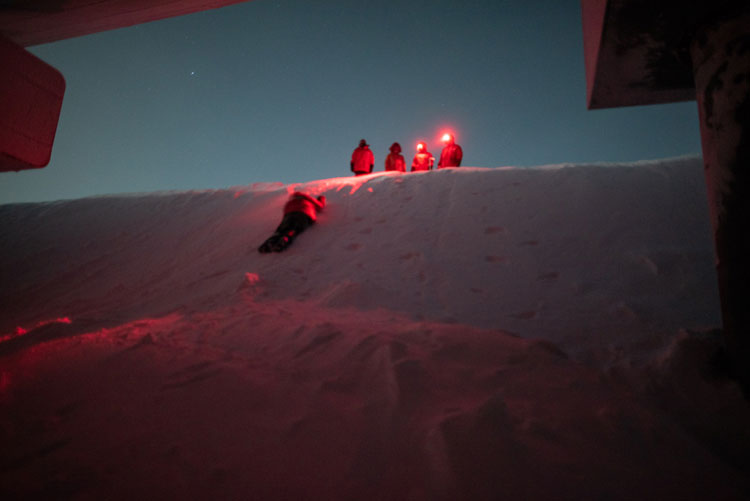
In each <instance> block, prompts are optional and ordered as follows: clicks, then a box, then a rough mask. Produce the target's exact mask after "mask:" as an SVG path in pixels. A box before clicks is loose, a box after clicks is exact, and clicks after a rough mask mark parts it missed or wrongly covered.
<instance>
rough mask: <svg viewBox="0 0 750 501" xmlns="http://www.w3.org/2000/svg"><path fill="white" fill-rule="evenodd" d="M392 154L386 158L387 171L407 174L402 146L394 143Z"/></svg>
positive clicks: (391, 148)
mask: <svg viewBox="0 0 750 501" xmlns="http://www.w3.org/2000/svg"><path fill="white" fill-rule="evenodd" d="M390 150H391V153H390V155H388V156H387V157H385V171H386V172H389V171H394V170H395V171H398V172H406V162H405V161H404V156H403V155H402V154H401V145H400V144H398V143H393V144H392V145H391V147H390Z"/></svg>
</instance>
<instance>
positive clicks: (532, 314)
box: [511, 311, 538, 320]
mask: <svg viewBox="0 0 750 501" xmlns="http://www.w3.org/2000/svg"><path fill="white" fill-rule="evenodd" d="M537 315H538V313H537V312H536V311H522V312H521V313H516V314H515V315H511V317H513V318H517V319H518V320H531V319H534V318H536V317H537Z"/></svg>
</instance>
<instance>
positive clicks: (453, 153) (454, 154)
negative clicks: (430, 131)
mask: <svg viewBox="0 0 750 501" xmlns="http://www.w3.org/2000/svg"><path fill="white" fill-rule="evenodd" d="M443 143H445V147H444V148H443V151H442V152H440V161H439V162H438V169H444V168H446V167H460V166H461V159H463V157H464V152H463V150H461V147H460V146H459V145H457V144H456V141H455V139H454V138H453V134H444V135H443Z"/></svg>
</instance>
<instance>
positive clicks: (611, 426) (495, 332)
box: [0, 158, 750, 499]
mask: <svg viewBox="0 0 750 501" xmlns="http://www.w3.org/2000/svg"><path fill="white" fill-rule="evenodd" d="M300 189H302V190H306V191H308V192H310V193H312V194H315V195H318V194H324V195H325V196H326V197H327V199H328V207H327V209H326V211H325V212H324V213H323V214H322V215H321V217H320V219H319V222H318V224H317V225H316V226H315V227H313V228H311V229H310V230H308V232H306V233H304V234H303V235H301V236H300V237H299V239H298V240H297V241H296V242H295V244H294V245H293V246H292V247H291V248H290V249H289V250H288V251H287V252H285V253H283V254H273V255H261V254H258V253H257V252H256V250H255V249H256V248H257V246H258V245H259V244H260V243H261V242H262V241H263V240H264V239H265V237H267V236H268V234H270V233H271V232H272V231H273V229H274V228H275V226H276V224H278V221H279V219H280V215H281V207H282V206H283V203H284V201H285V199H286V197H287V195H288V193H289V192H291V191H294V190H300ZM0 232H2V239H1V240H0V255H2V256H3V258H2V263H1V264H0V311H2V312H3V314H2V316H0V406H1V407H2V412H1V413H0V415H2V416H3V417H1V418H0V433H2V435H3V443H5V444H8V445H7V447H4V448H3V450H4V452H2V453H0V454H2V456H0V480H1V481H0V485H4V486H6V487H4V489H5V490H6V491H7V493H8V494H11V495H19V496H20V495H23V496H28V495H35V494H36V495H45V494H50V493H57V494H59V493H64V494H66V495H69V496H71V497H75V498H93V497H97V498H99V497H102V496H104V497H111V498H120V499H130V498H132V497H135V496H148V497H192V498H206V497H220V498H231V497H243V498H253V497H254V498H258V499H269V498H275V499H332V498H347V499H348V498H357V499H462V498H463V499H494V498H497V497H498V496H501V497H508V498H524V497H525V498H557V499H567V498H571V499H572V498H580V497H606V498H609V499H632V498H633V497H635V496H648V497H660V498H665V497H677V496H680V497H683V498H695V497H707V496H711V497H716V496H718V497H724V498H732V497H736V498H740V497H742V496H743V495H747V494H748V493H749V492H750V491H749V490H748V489H750V486H749V485H748V481H747V480H746V479H747V478H748V477H747V474H748V473H750V469H749V468H748V461H747V459H746V454H745V453H744V451H746V450H747V447H748V445H750V434H749V433H748V431H746V430H747V426H746V423H747V422H748V418H750V411H749V409H748V406H747V402H746V401H745V400H743V399H742V397H741V395H740V393H739V390H738V389H737V387H736V386H735V385H734V384H733V383H732V382H731V381H729V380H728V379H727V378H726V377H725V376H723V375H722V373H721V370H720V364H718V363H716V360H717V357H719V356H720V342H719V341H718V334H717V332H716V331H715V330H712V328H715V327H716V326H718V325H719V324H720V317H719V306H718V298H717V291H716V285H715V275H714V272H713V263H712V260H713V258H712V255H713V254H712V247H711V240H710V229H709V224H708V215H707V202H706V198H705V186H704V182H703V178H702V166H701V164H700V160H698V159H695V158H680V159H673V160H669V161H661V162H641V163H638V164H630V165H585V166H573V165H562V166H546V167H539V168H533V169H481V168H461V169H450V170H444V171H437V172H428V173H415V174H408V175H401V174H397V173H388V174H385V173H379V174H373V175H370V176H365V177H359V178H349V177H347V178H337V179H328V180H321V181H315V182H310V183H304V184H300V185H291V186H282V185H278V184H259V185H252V186H248V187H237V188H233V189H230V190H214V191H194V192H173V193H155V194H148V195H132V196H124V197H123V196H112V197H96V198H87V199H81V200H74V201H64V202H56V203H47V204H17V205H6V206H0ZM2 489H3V488H2V487H0V494H2V493H3V491H2Z"/></svg>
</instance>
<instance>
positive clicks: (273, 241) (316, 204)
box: [258, 191, 326, 254]
mask: <svg viewBox="0 0 750 501" xmlns="http://www.w3.org/2000/svg"><path fill="white" fill-rule="evenodd" d="M325 206H326V197H324V196H323V195H320V196H319V197H317V198H313V197H311V196H310V195H308V194H307V193H302V192H300V191H295V192H294V193H292V194H291V195H290V196H289V200H287V202H286V204H285V205H284V218H283V219H282V220H281V224H279V226H278V228H276V231H274V232H273V235H271V236H270V237H268V239H267V240H266V241H265V242H263V243H262V244H261V246H260V247H258V252H260V253H262V254H266V253H268V252H281V251H283V250H284V249H286V248H287V247H289V246H290V245H291V244H292V242H293V241H294V239H295V238H297V235H299V234H300V233H302V232H303V231H305V230H306V229H307V228H308V227H310V226H311V225H313V224H314V223H315V221H317V219H318V212H319V211H321V210H323V208H324V207H325Z"/></svg>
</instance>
